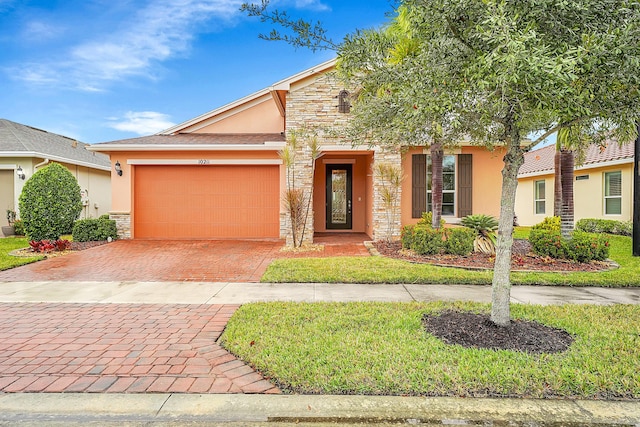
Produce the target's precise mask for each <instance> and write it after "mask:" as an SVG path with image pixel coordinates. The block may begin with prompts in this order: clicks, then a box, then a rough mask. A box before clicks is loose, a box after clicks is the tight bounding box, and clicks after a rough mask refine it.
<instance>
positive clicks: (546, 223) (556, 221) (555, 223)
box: [531, 216, 560, 231]
mask: <svg viewBox="0 0 640 427" xmlns="http://www.w3.org/2000/svg"><path fill="white" fill-rule="evenodd" d="M531 229H532V230H534V229H535V230H551V231H556V230H557V231H560V217H559V216H548V217H546V218H545V219H544V220H543V221H542V222H541V223H539V224H536V225H534V226H533V227H531Z"/></svg>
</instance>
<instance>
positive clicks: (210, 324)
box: [0, 303, 279, 393]
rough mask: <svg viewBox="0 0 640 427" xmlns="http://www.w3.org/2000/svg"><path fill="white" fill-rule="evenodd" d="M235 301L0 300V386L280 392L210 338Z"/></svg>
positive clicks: (9, 388)
mask: <svg viewBox="0 0 640 427" xmlns="http://www.w3.org/2000/svg"><path fill="white" fill-rule="evenodd" d="M238 307H239V306H238V305H184V304H183V305H158V304H144V305H143V304H52V303H39V304H33V303H2V304H0V392H5V393H8V392H89V393H92V392H93V393H144V392H146V393H279V390H278V389H277V388H276V387H275V386H274V385H273V384H271V383H270V382H269V381H267V380H265V379H264V378H263V377H262V376H261V375H260V374H259V373H257V372H255V371H254V370H253V369H252V368H250V367H249V366H247V365H245V364H244V363H243V362H241V361H240V360H237V359H236V357H235V356H233V355H231V354H230V353H228V352H227V351H226V350H224V349H223V348H222V347H220V346H219V345H218V344H217V343H216V340H217V339H218V337H219V336H220V334H221V333H222V331H223V329H224V327H225V326H226V323H227V321H228V319H229V318H230V317H231V315H232V314H233V313H234V312H235V311H236V310H237V308H238Z"/></svg>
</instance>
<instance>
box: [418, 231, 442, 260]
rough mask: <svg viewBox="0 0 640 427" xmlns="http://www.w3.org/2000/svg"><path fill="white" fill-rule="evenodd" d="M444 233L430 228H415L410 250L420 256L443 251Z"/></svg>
mask: <svg viewBox="0 0 640 427" xmlns="http://www.w3.org/2000/svg"><path fill="white" fill-rule="evenodd" d="M443 235H444V233H443V232H442V230H434V229H433V228H431V227H425V226H420V227H415V228H414V229H413V243H412V245H411V249H412V250H413V251H414V252H416V253H417V254H420V255H435V254H438V253H440V252H442V251H443V250H444V242H443Z"/></svg>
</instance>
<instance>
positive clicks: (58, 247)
mask: <svg viewBox="0 0 640 427" xmlns="http://www.w3.org/2000/svg"><path fill="white" fill-rule="evenodd" d="M29 246H30V247H31V250H32V251H33V252H38V253H49V252H53V251H65V250H67V249H70V248H71V242H70V241H68V240H60V239H58V240H47V239H45V240H37V241H36V240H31V241H30V242H29Z"/></svg>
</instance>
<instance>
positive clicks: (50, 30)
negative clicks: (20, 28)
mask: <svg viewBox="0 0 640 427" xmlns="http://www.w3.org/2000/svg"><path fill="white" fill-rule="evenodd" d="M61 33H62V29H61V28H59V27H58V26H56V25H52V24H48V23H46V22H42V21H31V22H28V23H27V24H26V25H25V28H24V37H25V38H26V39H28V40H35V41H42V40H49V39H52V38H55V37H58V36H59V35H60V34H61Z"/></svg>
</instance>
